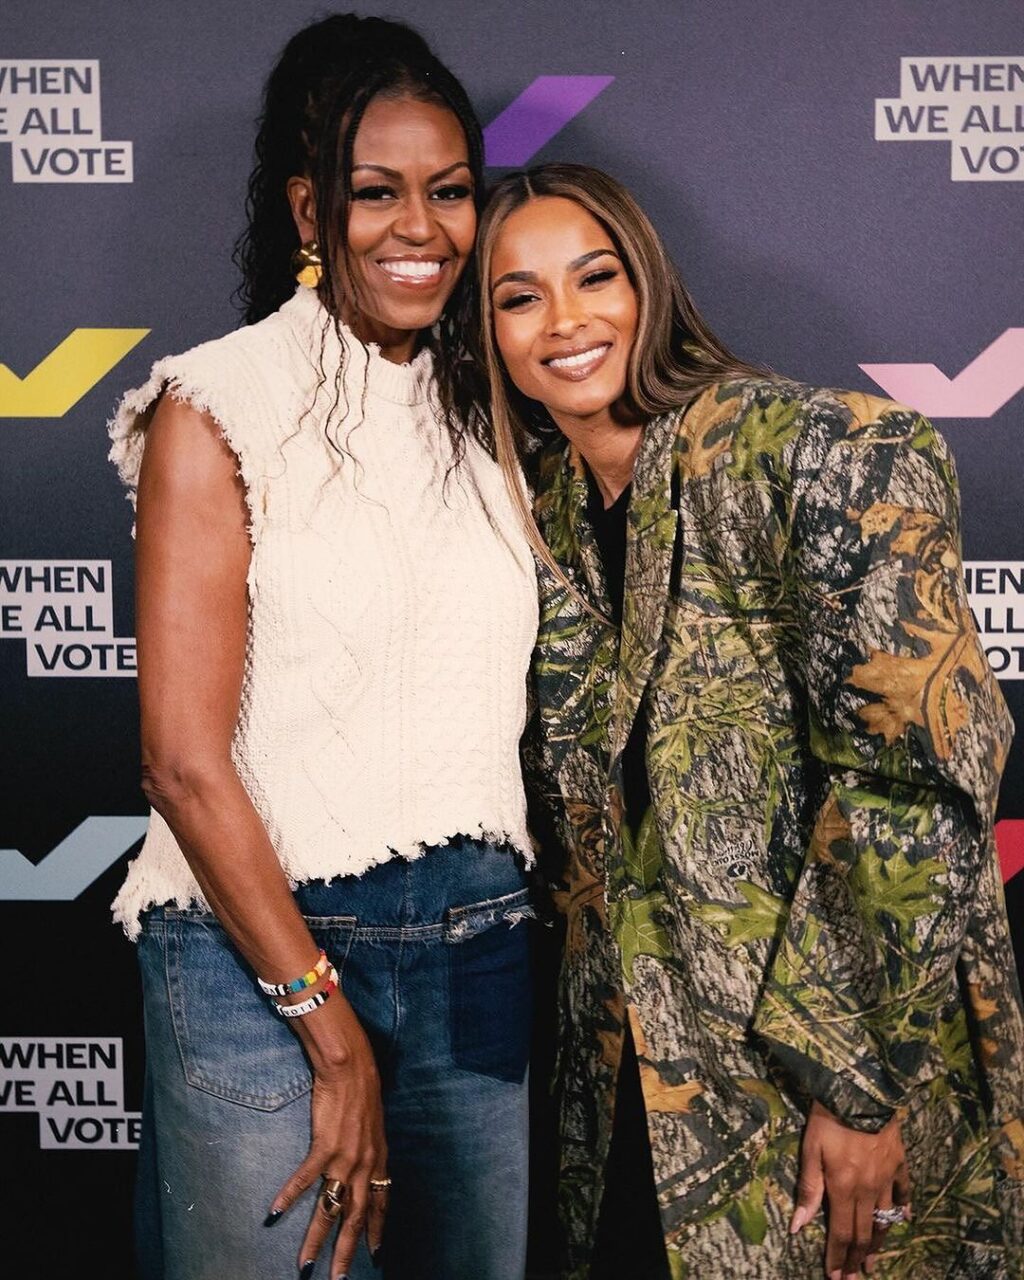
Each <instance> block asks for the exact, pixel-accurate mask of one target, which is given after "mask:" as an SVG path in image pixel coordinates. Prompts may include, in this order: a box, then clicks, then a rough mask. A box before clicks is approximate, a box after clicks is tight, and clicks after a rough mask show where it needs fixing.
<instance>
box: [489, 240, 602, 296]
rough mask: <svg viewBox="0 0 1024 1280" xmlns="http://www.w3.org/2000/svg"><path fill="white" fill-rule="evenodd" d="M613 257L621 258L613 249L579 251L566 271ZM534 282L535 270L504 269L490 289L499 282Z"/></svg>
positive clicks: (576, 269)
mask: <svg viewBox="0 0 1024 1280" xmlns="http://www.w3.org/2000/svg"><path fill="white" fill-rule="evenodd" d="M604 257H608V258H614V259H615V261H616V262H621V261H622V259H621V258H620V257H619V255H618V254H617V253H616V252H615V250H614V249H591V250H590V252H589V253H581V254H580V256H579V257H578V258H573V260H572V262H570V263H569V265H568V266H567V267H566V270H567V271H579V269H580V267H585V266H586V265H587V263H588V262H593V260H594V259H595V258H604ZM511 283H516V284H536V283H537V273H536V271H506V272H505V274H504V275H503V276H499V277H498V279H497V280H495V282H494V283H493V284H492V285H491V288H492V289H497V287H498V285H500V284H511Z"/></svg>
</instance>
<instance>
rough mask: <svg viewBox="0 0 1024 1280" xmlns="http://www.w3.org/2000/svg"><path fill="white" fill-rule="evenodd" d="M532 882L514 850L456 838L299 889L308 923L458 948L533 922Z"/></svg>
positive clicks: (151, 923)
mask: <svg viewBox="0 0 1024 1280" xmlns="http://www.w3.org/2000/svg"><path fill="white" fill-rule="evenodd" d="M529 900H530V888H529V876H528V873H527V872H526V871H525V869H524V868H523V862H522V858H521V857H520V855H519V854H518V853H516V852H515V851H514V850H513V849H511V848H509V847H506V846H499V845H495V844H492V843H489V842H486V841H480V840H472V839H470V838H468V837H456V838H455V839H453V840H452V841H451V842H450V843H448V844H445V845H432V846H429V847H428V848H426V849H425V850H424V851H423V853H422V854H421V855H420V856H419V857H417V858H399V857H395V858H391V859H390V860H389V861H388V862H384V863H380V864H379V865H378V866H375V867H371V868H370V869H369V870H368V871H365V872H364V873H363V874H362V875H359V876H339V877H338V878H337V879H335V880H329V881H325V880H310V881H307V882H306V883H304V884H300V885H298V886H297V888H296V889H295V902H296V905H297V906H298V908H299V910H300V911H301V912H302V914H303V915H304V916H307V917H311V918H313V919H315V920H317V921H320V922H322V923H324V924H327V923H337V924H343V923H346V924H351V925H352V926H354V927H355V928H356V930H357V932H358V933H359V934H362V935H365V936H371V935H372V936H374V937H377V938H382V939H385V938H391V937H398V936H403V937H407V938H410V939H411V938H412V937H416V936H418V937H421V938H423V939H427V938H429V937H432V936H435V935H437V936H444V937H446V938H448V939H449V940H451V941H457V940H458V939H459V938H462V937H469V936H472V934H474V933H477V932H479V931H481V930H482V929H485V928H489V927H490V925H492V924H495V923H497V921H498V920H499V919H502V918H505V919H509V920H510V922H511V923H513V924H514V923H516V921H517V920H518V919H525V918H527V917H530V916H532V915H533V910H532V908H531V907H530V906H529ZM207 915H208V913H206V912H197V911H194V910H184V911H180V910H177V909H174V908H172V907H155V908H153V909H152V910H151V911H149V912H147V913H146V916H145V917H144V921H143V924H144V927H149V928H150V929H152V928H154V927H156V928H159V927H160V925H161V922H162V921H163V920H164V919H169V918H171V917H178V918H181V917H191V918H194V919H198V918H200V917H202V916H207Z"/></svg>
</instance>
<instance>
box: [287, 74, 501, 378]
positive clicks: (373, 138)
mask: <svg viewBox="0 0 1024 1280" xmlns="http://www.w3.org/2000/svg"><path fill="white" fill-rule="evenodd" d="M468 160H469V151H468V148H467V145H466V137H465V134H464V133H463V130H462V126H461V124H460V123H459V120H458V117H457V116H456V115H455V114H454V112H452V111H450V110H449V109H448V108H447V107H445V106H442V105H441V104H440V103H437V102H421V101H419V100H418V99H416V98H410V97H399V98H390V97H377V98H374V99H373V100H372V101H371V102H370V104H369V106H367V108H366V111H365V113H364V115H363V118H362V120H361V121H360V123H359V128H358V130H357V131H356V136H355V141H354V144H353V149H352V174H351V188H352V199H351V204H350V206H349V211H348V230H347V238H346V245H345V252H344V253H342V252H340V251H339V253H338V254H337V255H336V257H337V261H336V262H335V272H336V276H337V279H338V282H339V284H340V287H341V294H342V302H341V319H342V320H344V321H345V323H346V324H348V325H349V326H350V327H351V328H352V330H353V332H354V333H355V334H356V336H357V337H359V338H360V339H362V341H364V342H377V343H379V344H380V346H381V348H382V351H383V354H384V355H385V356H387V357H388V358H389V359H393V360H406V359H408V358H409V357H410V356H411V355H412V353H413V351H414V349H415V346H416V343H417V340H418V336H419V333H420V332H421V331H422V330H424V329H429V328H430V326H431V325H432V324H434V322H435V321H436V320H437V319H438V317H439V316H440V314H441V312H442V310H443V309H444V306H445V303H446V302H447V301H448V299H449V298H450V297H451V294H452V290H453V289H454V288H455V285H456V284H457V282H458V279H459V276H460V275H461V274H462V271H463V268H464V267H465V265H466V261H467V259H468V257H469V255H470V253H471V252H472V249H473V240H474V237H475V235H476V209H475V206H474V204H473V177H472V173H471V172H470V168H469V163H468ZM289 197H290V199H291V203H292V211H293V214H294V216H295V223H296V227H297V228H298V231H299V235H300V237H301V238H302V240H303V242H304V243H305V242H308V241H310V240H312V239H315V236H316V224H315V218H316V213H315V204H314V199H313V193H312V186H311V184H310V183H309V181H308V179H299V178H293V179H292V180H291V182H290V183H289Z"/></svg>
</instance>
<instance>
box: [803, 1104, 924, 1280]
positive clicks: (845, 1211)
mask: <svg viewBox="0 0 1024 1280" xmlns="http://www.w3.org/2000/svg"><path fill="white" fill-rule="evenodd" d="M823 1196H828V1235H827V1238H826V1242H825V1275H826V1276H827V1277H828V1280H856V1277H857V1276H858V1275H859V1274H860V1270H861V1267H862V1266H864V1267H866V1269H867V1270H868V1272H869V1274H870V1271H871V1269H872V1267H873V1264H874V1255H875V1254H876V1253H877V1252H878V1250H879V1249H880V1248H881V1247H882V1244H883V1242H884V1240H885V1228H884V1227H878V1226H877V1225H876V1224H875V1221H874V1217H873V1214H874V1211H875V1210H876V1209H891V1208H893V1206H894V1205H896V1206H901V1207H902V1208H904V1209H905V1210H906V1214H907V1217H908V1218H909V1216H910V1179H909V1176H908V1173H907V1158H906V1153H905V1151H904V1150H903V1138H902V1136H901V1134H900V1122H899V1118H898V1117H894V1118H893V1119H892V1120H890V1121H889V1123H888V1124H887V1125H886V1126H885V1128H884V1129H881V1130H879V1132H878V1133H861V1132H860V1131H859V1130H857V1129H851V1128H850V1127H849V1126H848V1125H845V1124H843V1122H842V1121H841V1120H837V1119H836V1117H835V1116H834V1115H833V1114H832V1113H831V1111H828V1110H827V1109H826V1108H825V1107H823V1106H821V1104H820V1103H817V1102H815V1103H813V1104H812V1106H811V1113H810V1115H809V1116H808V1119H807V1127H806V1128H805V1129H804V1137H803V1145H802V1147H801V1151H800V1180H799V1183H798V1186H797V1202H796V1210H795V1212H794V1214H793V1217H792V1219H791V1221H790V1224H789V1229H790V1231H791V1232H793V1233H795V1232H797V1231H799V1230H800V1229H801V1228H802V1227H804V1226H806V1225H807V1223H808V1222H810V1221H811V1219H812V1218H813V1217H814V1215H815V1214H816V1213H817V1212H818V1210H819V1209H820V1208H821V1201H822V1197H823Z"/></svg>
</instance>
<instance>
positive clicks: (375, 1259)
mask: <svg viewBox="0 0 1024 1280" xmlns="http://www.w3.org/2000/svg"><path fill="white" fill-rule="evenodd" d="M383 1250H384V1246H383V1245H382V1244H379V1245H377V1247H376V1249H371V1250H370V1261H371V1262H372V1263H373V1265H374V1266H375V1267H380V1265H381V1263H382V1262H383V1258H382V1257H381V1254H382V1253H383Z"/></svg>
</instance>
